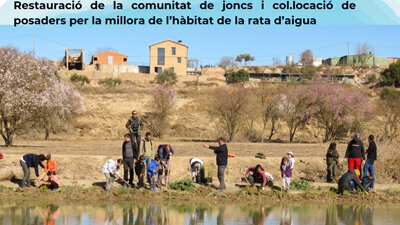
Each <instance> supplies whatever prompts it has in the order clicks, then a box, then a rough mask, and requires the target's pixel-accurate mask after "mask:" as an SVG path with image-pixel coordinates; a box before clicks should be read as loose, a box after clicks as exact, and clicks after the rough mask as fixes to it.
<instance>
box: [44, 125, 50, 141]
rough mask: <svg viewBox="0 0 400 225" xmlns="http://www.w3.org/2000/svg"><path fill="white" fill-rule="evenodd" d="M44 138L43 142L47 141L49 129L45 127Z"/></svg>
mask: <svg viewBox="0 0 400 225" xmlns="http://www.w3.org/2000/svg"><path fill="white" fill-rule="evenodd" d="M44 129H45V136H44V140H49V137H50V129H49V128H48V127H47V126H46V127H45V128H44Z"/></svg>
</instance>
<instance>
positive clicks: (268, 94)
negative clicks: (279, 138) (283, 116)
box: [254, 82, 281, 142]
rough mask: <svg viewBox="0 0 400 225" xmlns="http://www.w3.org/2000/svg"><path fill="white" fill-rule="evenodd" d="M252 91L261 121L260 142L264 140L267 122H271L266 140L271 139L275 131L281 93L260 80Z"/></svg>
mask: <svg viewBox="0 0 400 225" xmlns="http://www.w3.org/2000/svg"><path fill="white" fill-rule="evenodd" d="M254 92H255V96H256V98H257V100H258V103H257V105H258V106H259V107H258V108H259V109H258V110H259V112H260V114H259V115H260V117H261V121H262V130H261V142H264V138H265V131H266V128H267V124H268V122H271V129H270V134H269V137H268V140H271V138H272V136H273V135H274V134H275V133H276V132H277V129H278V124H277V122H278V119H279V117H280V113H279V108H278V106H279V99H280V98H281V95H279V94H278V92H277V90H276V89H275V88H273V87H271V86H269V85H268V84H267V82H261V83H260V85H259V87H258V88H256V89H255V90H254Z"/></svg>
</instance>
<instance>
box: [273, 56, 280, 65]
mask: <svg viewBox="0 0 400 225" xmlns="http://www.w3.org/2000/svg"><path fill="white" fill-rule="evenodd" d="M272 65H274V66H279V65H282V61H281V59H280V58H279V57H278V56H275V57H273V58H272Z"/></svg>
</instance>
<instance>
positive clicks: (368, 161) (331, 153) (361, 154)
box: [326, 133, 377, 195]
mask: <svg viewBox="0 0 400 225" xmlns="http://www.w3.org/2000/svg"><path fill="white" fill-rule="evenodd" d="M368 142H369V145H368V149H367V150H365V149H364V144H363V142H362V141H361V135H360V134H359V133H356V134H355V135H354V138H353V139H352V140H351V141H350V142H349V144H348V145H347V149H346V153H345V158H347V163H348V171H347V172H346V173H345V174H343V175H342V176H341V178H340V179H339V181H336V168H337V166H338V164H339V154H338V152H337V151H336V143H335V142H332V143H331V144H330V145H329V148H328V151H327V154H326V162H327V182H334V183H336V182H337V183H338V187H339V191H340V192H341V193H342V192H343V191H344V190H348V191H352V192H357V187H358V188H360V189H361V190H362V191H365V193H366V194H367V195H368V194H369V192H374V183H375V173H374V162H375V161H376V160H377V147H376V143H375V137H374V136H373V135H369V137H368ZM365 154H366V155H367V157H365ZM364 162H365V163H364ZM362 164H364V168H363V170H362V168H361V167H362Z"/></svg>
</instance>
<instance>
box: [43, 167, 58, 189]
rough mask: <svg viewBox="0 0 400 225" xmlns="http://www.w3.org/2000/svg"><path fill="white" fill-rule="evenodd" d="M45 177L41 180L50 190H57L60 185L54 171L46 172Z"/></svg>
mask: <svg viewBox="0 0 400 225" xmlns="http://www.w3.org/2000/svg"><path fill="white" fill-rule="evenodd" d="M47 176H48V177H47V179H43V180H42V181H43V182H44V184H45V185H46V186H47V188H48V189H50V190H57V189H58V188H59V187H60V178H59V177H58V175H57V174H56V172H55V171H49V172H47Z"/></svg>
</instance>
